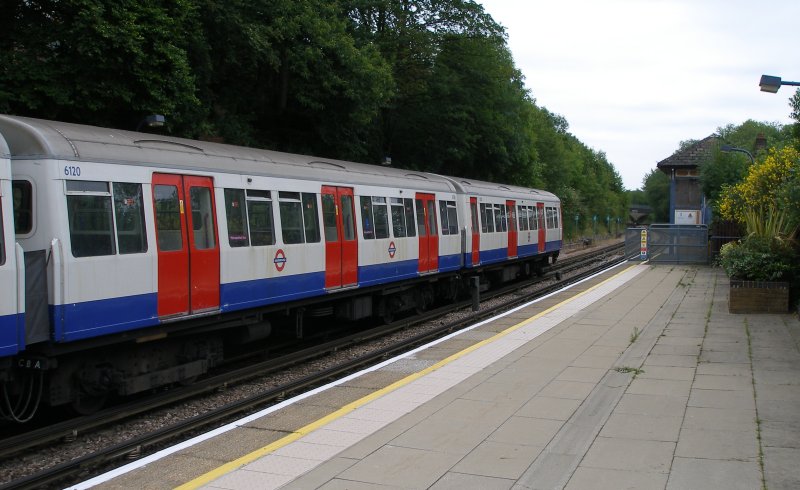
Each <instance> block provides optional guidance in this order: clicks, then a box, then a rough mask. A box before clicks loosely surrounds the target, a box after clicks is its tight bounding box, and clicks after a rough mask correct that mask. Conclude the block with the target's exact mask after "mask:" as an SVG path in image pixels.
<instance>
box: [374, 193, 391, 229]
mask: <svg viewBox="0 0 800 490" xmlns="http://www.w3.org/2000/svg"><path fill="white" fill-rule="evenodd" d="M372 216H373V217H374V218H375V238H389V211H388V210H387V209H386V198H385V197H373V198H372Z"/></svg>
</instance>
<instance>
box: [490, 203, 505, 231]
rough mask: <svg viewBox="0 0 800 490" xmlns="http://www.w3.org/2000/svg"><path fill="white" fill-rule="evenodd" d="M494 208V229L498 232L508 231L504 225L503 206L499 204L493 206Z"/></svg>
mask: <svg viewBox="0 0 800 490" xmlns="http://www.w3.org/2000/svg"><path fill="white" fill-rule="evenodd" d="M492 208H493V209H494V229H495V231H497V232H501V231H506V230H505V229H504V228H505V227H504V226H503V217H502V214H503V208H502V207H500V205H499V204H495V205H494V206H492Z"/></svg>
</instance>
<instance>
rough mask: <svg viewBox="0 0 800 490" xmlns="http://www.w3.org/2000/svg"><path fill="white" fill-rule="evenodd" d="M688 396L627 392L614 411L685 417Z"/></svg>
mask: <svg viewBox="0 0 800 490" xmlns="http://www.w3.org/2000/svg"><path fill="white" fill-rule="evenodd" d="M688 398H689V397H686V396H667V395H637V394H632V393H626V394H625V395H623V396H622V398H621V399H620V401H619V404H618V405H617V406H616V407H615V408H614V413H620V414H639V415H650V416H656V417H683V414H684V412H685V411H686V402H687V400H688Z"/></svg>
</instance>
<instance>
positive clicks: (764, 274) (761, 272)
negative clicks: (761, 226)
mask: <svg viewBox="0 0 800 490" xmlns="http://www.w3.org/2000/svg"><path fill="white" fill-rule="evenodd" d="M795 257H796V253H795V251H794V249H793V247H792V245H791V243H789V242H787V241H785V240H781V239H779V238H777V237H765V236H758V235H750V236H748V237H746V238H744V239H743V240H741V241H739V242H731V243H727V244H725V245H723V246H722V249H721V250H720V255H719V259H718V260H719V264H720V265H721V266H722V268H723V269H725V273H726V274H728V276H729V277H731V278H735V279H742V280H747V281H780V280H789V279H791V276H792V269H793V268H794V266H795Z"/></svg>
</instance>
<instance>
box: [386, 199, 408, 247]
mask: <svg viewBox="0 0 800 490" xmlns="http://www.w3.org/2000/svg"><path fill="white" fill-rule="evenodd" d="M389 204H390V206H391V210H392V232H393V233H394V237H395V238H403V237H405V236H406V211H405V209H404V208H403V200H402V199H399V198H397V197H392V198H391V199H390V200H389Z"/></svg>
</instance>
